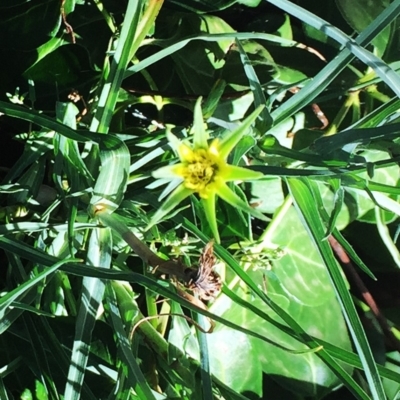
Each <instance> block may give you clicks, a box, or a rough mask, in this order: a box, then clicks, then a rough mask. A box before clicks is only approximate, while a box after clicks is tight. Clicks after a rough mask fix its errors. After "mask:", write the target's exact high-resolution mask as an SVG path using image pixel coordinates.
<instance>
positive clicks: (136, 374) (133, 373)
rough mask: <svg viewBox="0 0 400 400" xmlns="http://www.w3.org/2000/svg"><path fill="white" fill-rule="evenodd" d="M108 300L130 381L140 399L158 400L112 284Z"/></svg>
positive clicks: (112, 322)
mask: <svg viewBox="0 0 400 400" xmlns="http://www.w3.org/2000/svg"><path fill="white" fill-rule="evenodd" d="M106 300H107V305H108V308H109V313H110V319H111V324H112V326H113V328H114V329H113V331H114V334H115V335H116V336H117V341H118V344H119V349H120V352H121V353H120V356H121V360H122V361H123V362H124V363H125V366H126V368H127V369H128V377H127V378H128V381H129V382H130V385H131V387H132V388H133V389H134V390H135V392H136V393H137V395H138V396H139V398H140V399H142V400H156V398H155V396H154V394H153V392H152V390H151V389H150V386H149V384H148V383H147V381H146V378H145V377H144V375H143V373H142V371H141V370H140V367H139V365H138V363H137V361H136V358H135V357H134V354H133V351H132V348H131V345H130V342H129V338H128V336H127V334H126V332H125V329H124V324H123V321H122V317H121V314H120V311H119V309H118V302H117V298H116V296H115V292H114V289H113V288H112V286H111V284H110V282H108V283H107V285H106Z"/></svg>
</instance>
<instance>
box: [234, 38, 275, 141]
mask: <svg viewBox="0 0 400 400" xmlns="http://www.w3.org/2000/svg"><path fill="white" fill-rule="evenodd" d="M236 45H237V46H238V48H239V53H240V59H241V61H242V64H243V68H244V72H245V73H246V76H247V79H248V80H249V85H250V89H251V91H252V92H253V96H254V107H255V108H257V107H259V106H265V105H266V104H267V99H266V98H265V95H264V90H263V88H262V86H261V83H260V81H259V79H258V76H257V74H256V71H255V70H254V68H253V66H252V65H251V61H250V59H249V57H248V55H247V53H246V51H245V50H244V48H243V46H242V44H241V43H240V40H238V39H236ZM260 118H261V120H260ZM271 126H272V118H271V115H270V114H269V111H268V109H267V108H266V107H265V108H264V109H263V110H262V111H261V114H260V115H259V117H258V118H257V120H256V128H257V129H258V130H259V131H260V133H264V132H266V131H267V130H268V129H269V128H271Z"/></svg>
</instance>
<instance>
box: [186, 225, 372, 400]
mask: <svg viewBox="0 0 400 400" xmlns="http://www.w3.org/2000/svg"><path fill="white" fill-rule="evenodd" d="M184 225H185V227H186V228H187V229H188V230H189V231H190V232H192V233H193V234H194V235H195V236H197V237H198V238H200V239H201V240H202V241H203V242H204V243H208V238H207V237H206V236H205V235H204V234H203V233H202V232H200V231H199V230H198V229H197V228H196V227H195V226H194V225H193V224H192V223H191V222H189V221H188V220H185V222H184ZM214 250H215V253H216V254H217V255H218V256H219V257H220V258H221V259H222V260H223V261H224V262H226V263H227V265H229V266H230V267H231V268H232V269H233V270H234V272H235V273H236V274H237V275H238V276H239V277H240V278H241V279H242V281H243V282H245V283H246V284H247V285H248V286H249V287H250V288H251V289H252V290H253V292H254V293H255V295H257V296H258V297H260V299H261V300H263V301H264V302H265V303H266V304H267V305H268V306H269V307H270V308H271V309H272V310H273V311H275V312H276V314H277V315H278V316H279V317H280V318H281V319H282V320H283V321H284V322H285V323H286V324H287V325H288V326H289V327H290V329H291V330H292V333H289V334H290V335H291V336H292V337H294V338H296V339H297V340H299V341H301V342H302V343H304V344H305V345H307V346H308V347H309V348H310V349H316V348H318V347H319V346H320V344H319V339H315V338H313V337H311V336H310V335H309V334H308V333H307V332H305V331H304V330H303V329H302V328H301V327H300V326H299V325H298V324H297V322H296V321H295V320H294V319H293V318H292V317H291V316H290V315H289V314H287V313H286V311H284V310H283V309H281V308H280V307H279V306H278V305H277V304H275V303H274V302H273V301H272V300H271V299H269V298H268V297H267V296H266V295H265V294H264V293H263V292H261V291H260V290H259V288H258V286H257V284H256V283H254V282H253V281H252V280H251V279H250V278H249V277H248V276H247V274H246V272H245V271H243V270H242V268H241V267H240V265H238V264H237V262H236V260H235V259H234V258H233V257H232V256H231V255H230V254H229V252H227V251H226V250H225V249H224V248H223V247H221V246H219V245H218V244H214ZM223 291H224V292H225V293H227V294H228V293H229V297H231V298H232V299H233V300H234V301H235V302H237V303H238V304H241V305H242V306H243V307H246V308H248V309H250V310H252V311H253V312H254V313H255V314H257V315H259V316H260V317H262V318H263V319H266V320H268V322H271V323H272V324H274V325H276V326H278V325H277V324H276V322H275V321H274V320H273V319H271V318H270V317H268V316H267V315H265V314H264V313H262V312H261V311H260V310H257V309H256V308H255V307H254V306H252V305H251V304H248V303H246V302H244V301H243V300H242V299H240V298H239V297H238V296H237V295H235V294H234V293H233V292H232V291H230V290H229V289H228V288H227V287H224V288H223ZM280 329H281V327H280ZM282 330H283V331H285V332H287V330H286V329H282ZM316 354H317V355H318V356H319V357H321V359H322V360H324V362H325V363H326V364H327V365H328V366H329V367H330V368H331V369H332V371H333V372H334V373H335V374H336V376H337V377H338V378H339V379H341V380H342V382H343V383H344V384H345V385H346V386H347V388H348V389H349V390H350V391H351V392H352V393H354V394H355V395H357V396H358V398H360V399H369V397H368V396H367V394H366V393H365V392H364V391H363V390H362V389H361V388H360V387H359V385H358V384H357V383H356V382H355V381H354V379H353V378H352V377H351V376H350V375H349V374H348V372H346V371H345V370H344V369H343V368H342V367H341V366H340V365H339V364H338V363H337V361H336V360H334V359H333V358H332V357H331V355H330V354H329V353H327V352H326V351H325V350H324V349H321V350H320V351H318V352H317V353H316Z"/></svg>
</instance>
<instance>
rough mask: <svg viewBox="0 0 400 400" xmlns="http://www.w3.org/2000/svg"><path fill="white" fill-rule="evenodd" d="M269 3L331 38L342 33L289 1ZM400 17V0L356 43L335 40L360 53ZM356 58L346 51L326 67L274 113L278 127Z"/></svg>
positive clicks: (345, 39) (392, 4)
mask: <svg viewBox="0 0 400 400" xmlns="http://www.w3.org/2000/svg"><path fill="white" fill-rule="evenodd" d="M268 2H269V3H271V4H274V5H276V6H277V7H279V8H282V9H283V10H285V11H286V12H288V13H289V14H292V15H294V16H295V17H299V16H301V18H305V19H304V21H307V23H310V24H311V25H312V26H314V27H317V29H320V27H321V26H322V27H323V30H324V31H325V33H326V34H329V33H331V32H334V34H335V33H336V34H338V32H340V31H339V30H338V29H337V28H334V27H332V26H331V25H330V24H328V23H327V22H326V21H323V20H322V19H320V18H318V17H317V16H315V15H314V14H312V13H309V12H307V11H306V10H304V9H303V8H301V7H299V6H297V5H295V4H293V3H291V2H289V1H286V0H268ZM399 13H400V0H395V1H394V2H393V3H391V4H390V5H389V6H388V7H386V9H385V10H384V11H383V12H382V13H381V15H379V17H377V18H376V19H375V20H374V22H373V23H372V24H370V25H369V26H368V27H367V28H366V29H365V30H364V31H363V32H362V33H361V34H360V35H359V36H358V37H357V38H356V39H355V40H354V41H353V40H351V41H350V39H349V38H347V37H343V36H342V35H340V38H339V37H338V36H335V37H334V39H335V40H337V39H340V40H342V41H343V43H342V44H344V45H346V44H351V49H352V50H354V49H355V48H357V49H360V46H366V45H367V44H368V43H369V42H370V41H371V40H372V39H373V38H374V37H375V36H376V35H377V34H379V33H380V32H381V30H382V29H383V28H384V27H386V26H387V25H388V24H390V23H391V22H392V21H393V20H394V19H395V18H396V17H397V16H398V15H399ZM327 27H329V30H326V28H327ZM332 30H333V31H332ZM354 45H355V46H354ZM357 55H359V52H357ZM364 55H365V53H364ZM368 57H369V56H368ZM368 57H367V60H368ZM353 58H354V55H353V54H352V53H351V51H350V50H349V49H347V48H345V49H343V50H342V51H341V52H340V54H339V55H338V56H337V57H336V58H335V59H334V60H332V61H331V62H330V63H329V64H328V65H327V66H326V67H324V68H323V69H322V70H321V71H320V72H319V73H318V74H317V75H316V76H315V77H313V79H312V81H310V82H309V83H308V84H306V85H305V86H304V88H303V89H302V90H300V91H299V92H298V93H297V94H296V95H294V96H293V97H292V98H291V99H289V100H288V101H286V102H285V103H284V104H283V105H282V106H280V107H279V108H278V109H276V110H274V111H273V112H272V113H271V116H272V118H273V119H274V122H275V124H278V123H279V122H282V121H284V120H285V119H286V118H288V117H289V116H291V115H293V114H295V113H296V112H297V111H299V110H300V109H301V108H302V107H304V105H306V104H310V103H312V101H313V100H314V99H315V98H316V97H317V96H318V94H320V93H321V92H322V91H323V90H324V89H325V88H326V87H327V86H328V85H329V84H330V83H331V82H332V81H333V80H334V79H335V78H336V77H337V76H338V74H339V73H340V72H341V71H342V70H343V69H344V68H345V67H346V66H347V65H348V64H349V63H350V62H351V61H352V60H353ZM369 60H372V58H370V59H369ZM374 60H375V58H374ZM374 63H375V61H374ZM382 63H383V62H382V61H381V60H380V59H378V65H376V64H374V66H373V68H374V69H376V67H377V66H379V65H383V64H382ZM397 80H398V78H395V81H396V82H397ZM396 85H397V84H396Z"/></svg>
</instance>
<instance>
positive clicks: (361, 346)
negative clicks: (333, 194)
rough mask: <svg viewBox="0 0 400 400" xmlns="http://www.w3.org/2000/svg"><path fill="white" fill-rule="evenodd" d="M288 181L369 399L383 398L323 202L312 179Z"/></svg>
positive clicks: (381, 388)
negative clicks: (334, 250)
mask: <svg viewBox="0 0 400 400" xmlns="http://www.w3.org/2000/svg"><path fill="white" fill-rule="evenodd" d="M287 182H288V186H289V191H290V194H291V196H292V198H293V201H294V204H295V207H296V209H297V211H298V213H299V216H300V218H301V219H302V221H303V223H304V225H305V227H306V229H307V230H308V232H309V233H310V236H311V237H312V239H313V241H314V243H315V245H316V247H317V249H318V250H319V253H320V255H321V257H322V259H323V260H324V262H325V264H326V266H327V269H328V272H329V275H330V278H331V280H332V283H333V285H334V288H335V291H336V293H337V298H338V300H339V302H340V305H341V307H342V310H343V314H344V316H345V319H346V322H347V326H348V328H349V330H350V333H351V336H352V338H353V341H354V344H355V346H356V348H357V352H358V354H359V356H360V359H361V361H362V363H363V367H364V371H365V374H366V377H367V381H368V384H369V388H370V391H371V393H372V398H373V399H376V400H378V399H384V398H385V394H384V389H383V386H382V382H381V379H380V377H379V373H378V370H377V366H376V364H375V361H374V359H373V356H372V352H371V349H370V347H369V344H368V341H367V338H366V336H365V332H364V329H363V327H362V325H361V322H360V319H359V317H358V314H357V311H356V309H355V306H354V303H353V301H352V298H351V296H350V293H349V291H348V289H347V287H346V282H345V281H344V279H343V276H342V274H341V271H340V269H339V267H338V264H337V262H336V260H335V258H334V256H333V253H332V250H331V248H330V246H329V243H328V242H327V241H326V240H324V236H325V227H324V226H323V224H322V222H321V220H320V218H319V214H318V208H317V206H318V205H319V206H321V204H322V203H321V202H318V199H315V195H313V193H314V191H311V190H310V188H309V186H310V185H311V184H312V183H311V182H309V181H307V180H306V179H304V178H302V179H293V178H289V179H287ZM316 202H317V204H316Z"/></svg>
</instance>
